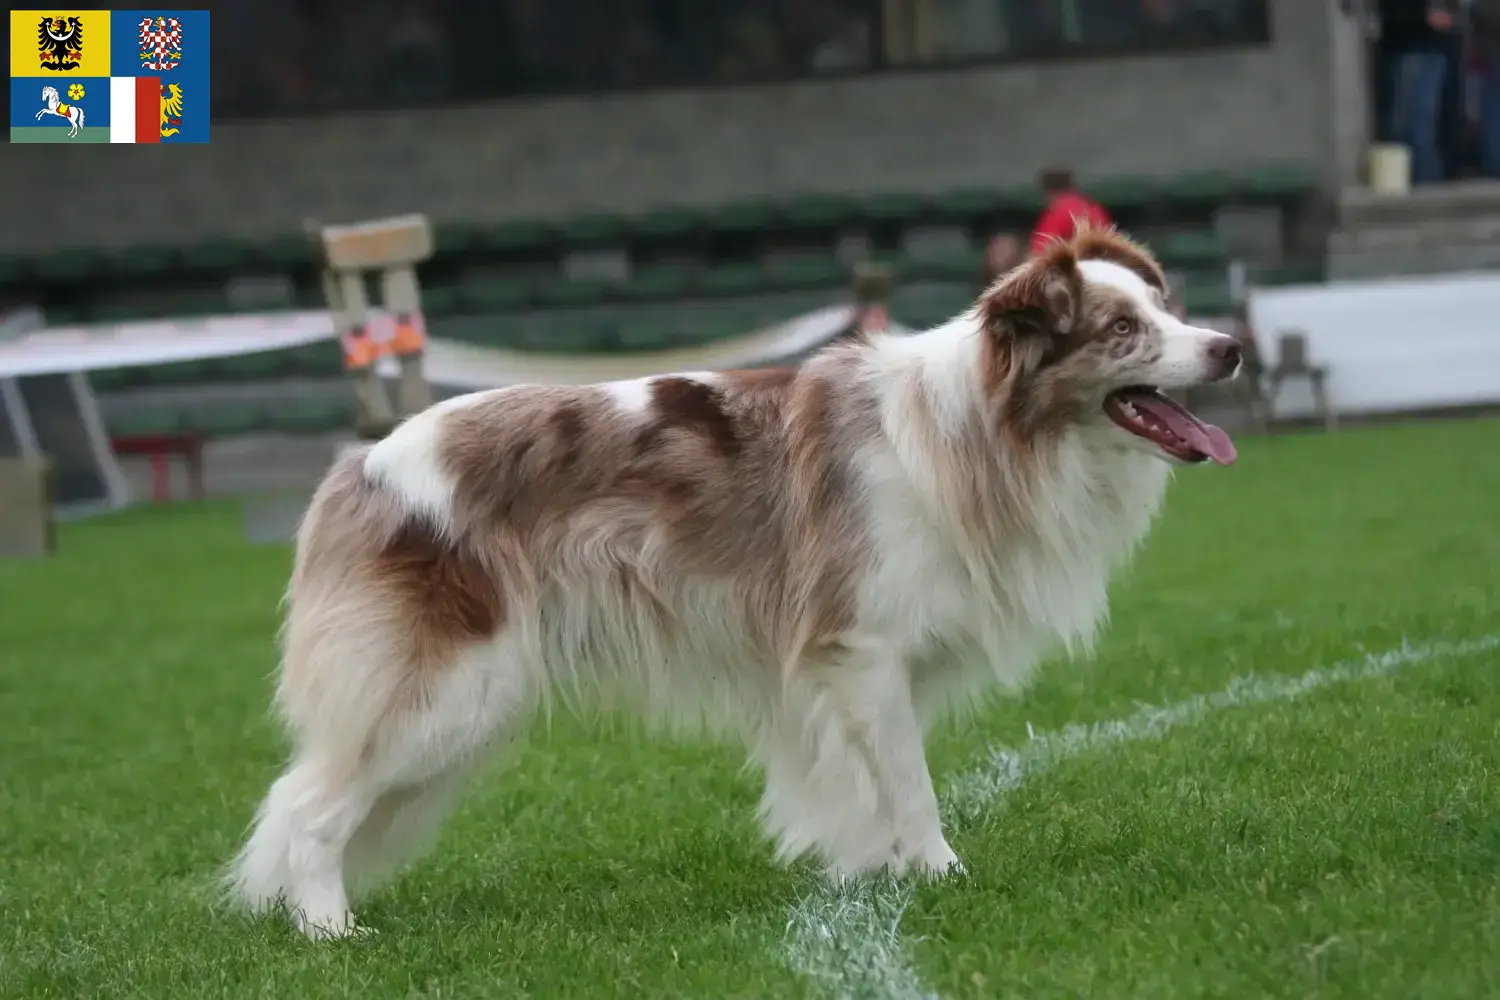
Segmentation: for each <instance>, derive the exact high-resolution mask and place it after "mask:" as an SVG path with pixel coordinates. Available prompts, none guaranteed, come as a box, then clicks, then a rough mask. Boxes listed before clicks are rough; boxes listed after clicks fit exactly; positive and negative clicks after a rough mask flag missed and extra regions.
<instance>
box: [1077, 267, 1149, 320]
mask: <svg viewBox="0 0 1500 1000" xmlns="http://www.w3.org/2000/svg"><path fill="white" fill-rule="evenodd" d="M1078 272H1079V273H1080V274H1082V275H1083V280H1084V281H1085V282H1087V283H1088V284H1090V285H1103V286H1105V287H1108V288H1113V289H1115V290H1117V291H1121V292H1124V293H1125V294H1126V295H1129V296H1130V297H1131V298H1133V299H1135V300H1136V301H1137V302H1138V303H1140V305H1141V307H1142V308H1145V309H1149V310H1151V311H1152V312H1153V313H1160V312H1162V309H1161V307H1160V306H1158V305H1157V302H1158V301H1159V299H1158V297H1157V295H1158V293H1157V291H1156V289H1155V288H1153V287H1152V286H1151V285H1150V284H1148V283H1147V282H1146V279H1145V278H1142V277H1141V276H1140V275H1139V274H1136V273H1135V272H1134V271H1132V270H1131V269H1130V268H1128V267H1125V266H1123V265H1121V264H1116V263H1115V262H1114V261H1112V260H1081V261H1079V262H1078Z"/></svg>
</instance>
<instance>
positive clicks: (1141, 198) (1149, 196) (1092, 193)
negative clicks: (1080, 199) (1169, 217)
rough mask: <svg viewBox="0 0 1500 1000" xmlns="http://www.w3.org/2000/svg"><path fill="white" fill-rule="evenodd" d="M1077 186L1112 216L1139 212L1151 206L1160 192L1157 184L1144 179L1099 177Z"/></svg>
mask: <svg viewBox="0 0 1500 1000" xmlns="http://www.w3.org/2000/svg"><path fill="white" fill-rule="evenodd" d="M1079 186H1080V187H1081V188H1082V189H1083V190H1084V192H1085V193H1086V194H1088V196H1089V197H1090V198H1093V199H1094V200H1095V201H1097V202H1099V203H1100V204H1101V205H1103V206H1104V207H1105V208H1106V209H1108V210H1109V212H1110V214H1112V215H1118V214H1119V213H1121V212H1135V211H1140V210H1141V209H1143V208H1146V207H1148V206H1149V205H1151V204H1152V202H1154V201H1155V200H1156V198H1157V196H1158V192H1159V191H1160V185H1159V184H1157V182H1155V181H1152V180H1150V179H1148V178H1144V177H1101V178H1099V179H1098V180H1089V181H1084V182H1082V183H1080V185H1079Z"/></svg>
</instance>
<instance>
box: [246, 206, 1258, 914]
mask: <svg viewBox="0 0 1500 1000" xmlns="http://www.w3.org/2000/svg"><path fill="white" fill-rule="evenodd" d="M1165 294H1166V282H1165V280H1164V278H1163V275H1162V272H1161V269H1160V267H1159V266H1158V265H1157V263H1156V261H1155V260H1154V259H1153V258H1152V257H1151V255H1150V254H1149V253H1148V252H1147V251H1146V250H1145V249H1144V248H1142V247H1140V246H1138V245H1136V244H1134V243H1132V242H1131V241H1129V240H1128V239H1126V238H1125V237H1124V236H1122V235H1120V234H1118V233H1116V232H1114V231H1113V230H1084V231H1083V232H1081V233H1080V234H1079V235H1077V236H1076V237H1075V238H1073V239H1072V240H1069V241H1066V242H1063V241H1058V242H1055V243H1054V244H1053V245H1051V246H1050V247H1049V248H1048V249H1047V250H1046V251H1045V252H1043V253H1040V254H1038V255H1036V256H1034V257H1033V258H1031V259H1030V260H1028V261H1027V262H1026V263H1024V264H1023V265H1021V266H1020V267H1019V268H1017V269H1016V270H1014V271H1012V272H1011V273H1010V274H1008V275H1007V276H1005V277H1003V278H1001V279H1000V280H999V281H997V282H996V283H995V284H994V285H993V286H992V287H990V288H989V289H988V290H986V291H985V292H984V294H983V295H982V296H981V297H980V298H979V300H978V301H977V302H976V303H975V305H974V306H973V307H972V308H970V309H969V310H968V311H967V312H965V313H964V314H963V315H961V316H959V317H958V318H956V319H954V320H952V321H951V322H949V323H947V324H945V325H943V326H940V327H937V328H936V329H933V330H928V331H926V332H924V333H920V334H916V335H913V336H907V337H888V336H873V337H868V338H865V339H861V340H854V341H850V342H845V343H839V344H835V345H832V346H830V347H828V348H826V349H824V350H823V351H822V352H821V353H818V354H816V355H814V356H813V357H811V358H810V359H808V360H806V361H805V362H804V363H802V364H801V365H800V366H798V367H796V368H789V369H765V370H751V371H728V372H713V373H689V374H679V375H663V376H659V377H653V378H644V379H638V380H635V381H629V382H616V383H610V384H600V385H592V386H579V387H555V386H515V387H510V388H505V389H497V390H493V391H488V392H477V393H474V394H471V395H466V396H461V397H458V398H455V399H451V400H448V401H446V402H442V403H439V404H438V405H436V406H433V407H432V408H430V409H428V410H426V411H425V412H423V413H420V414H418V415H417V416H414V417H412V418H411V419H409V420H407V421H406V422H405V423H403V424H402V425H401V426H400V427H398V428H397V429H396V430H395V431H394V432H393V433H392V434H391V435H390V436H388V437H387V438H385V439H384V440H382V441H380V442H379V443H377V444H374V445H372V446H369V447H365V448H361V449H357V450H355V451H354V452H352V453H350V454H347V455H345V456H344V457H343V458H341V459H340V460H339V461H338V462H337V463H335V465H334V466H333V467H332V468H331V469H330V470H329V472H328V474H327V476H326V478H325V479H324V481H323V482H322V484H321V485H320V487H319V488H318V490H317V493H316V495H315V496H314V498H313V500H312V503H311V505H310V507H309V509H308V511H307V514H306V517H305V518H304V521H303V523H302V526H301V529H300V531H299V534H298V537H297V554H296V564H295V568H294V569H293V572H292V578H291V583H290V587H289V591H288V595H287V611H286V620H285V624H284V626H283V629H282V635H281V645H282V660H281V666H280V671H279V680H278V687H277V693H276V701H277V707H278V708H279V710H280V714H281V715H282V717H283V718H284V720H285V722H286V724H287V726H288V728H289V730H290V734H291V737H292V741H293V744H294V751H293V754H292V758H291V760H290V763H289V764H288V765H287V768H286V770H285V772H284V773H283V774H282V775H281V776H280V777H279V778H278V779H277V780H276V781H275V783H274V784H273V785H272V786H271V788H270V792H269V794H268V795H267V797H266V799H265V801H264V802H263V803H262V805H261V807H260V810H259V812H258V814H257V817H256V819H255V823H254V828H253V831H252V833H251V835H250V837H249V840H248V842H247V843H246V844H245V846H244V848H243V850H242V851H241V853H240V855H239V857H238V858H237V860H236V861H235V863H234V865H233V868H232V870H231V872H230V874H229V876H228V878H229V881H230V884H231V887H232V891H233V893H234V894H235V895H236V896H237V897H238V898H239V899H240V900H241V901H242V902H243V903H244V904H245V905H246V906H247V907H249V908H251V909H254V910H263V909H266V908H269V907H273V906H278V905H284V906H285V907H286V908H287V909H288V910H289V912H290V913H291V915H292V917H293V919H294V920H295V921H296V923H297V924H298V926H299V927H300V928H301V929H302V930H303V931H304V932H305V933H307V934H308V935H309V936H311V937H327V936H339V935H344V934H349V933H353V932H355V931H356V929H357V927H356V924H355V921H354V915H353V913H352V912H351V910H350V901H349V900H350V894H351V893H353V892H356V891H357V890H359V889H360V888H368V887H369V886H370V885H371V884H372V883H373V881H374V880H375V879H377V878H378V877H380V876H382V875H385V874H389V873H390V872H391V871H393V870H394V868H395V867H396V866H397V865H399V864H400V863H401V862H403V861H405V860H409V859H410V858H412V857H414V856H415V854H416V852H417V850H418V849H419V848H420V847H421V846H422V845H423V844H424V842H425V841H427V840H429V839H430V838H431V837H432V836H433V835H435V833H436V831H437V828H438V826H439V825H440V824H441V822H442V820H443V818H444V816H445V814H446V813H447V812H448V811H449V809H450V807H451V806H452V805H453V804H454V802H455V800H456V799H457V798H458V796H459V794H460V793H461V791H462V789H463V786H464V784H465V782H466V780H467V778H468V777H469V776H470V774H471V772H472V771H473V770H474V769H475V768H476V767H477V766H478V765H479V763H480V762H481V761H482V760H483V759H484V758H485V757H486V756H487V755H486V753H485V751H486V748H487V747H489V746H491V745H492V744H502V743H505V742H509V741H510V740H511V739H512V738H514V737H515V736H516V735H517V734H518V733H519V731H520V730H521V729H522V728H523V727H524V726H525V725H526V724H527V722H528V721H529V718H530V717H531V716H533V715H534V714H535V713H536V712H537V711H538V710H539V709H540V708H543V707H545V706H547V705H549V704H551V703H556V702H562V703H564V704H566V705H569V706H576V707H585V706H589V705H592V706H595V707H597V706H611V707H613V706H618V705H621V704H629V705H630V706H632V707H633V708H636V709H639V710H640V711H641V712H643V713H644V714H645V715H646V716H647V717H648V718H649V719H651V720H653V721H655V722H660V723H665V724H667V725H668V726H677V727H680V726H686V727H698V726H703V725H707V726H710V727H713V728H715V729H718V730H721V731H723V730H728V731H730V732H732V733H734V734H737V735H739V736H740V737H742V738H743V739H744V741H745V743H746V745H747V747H748V749H749V752H750V754H751V755H752V756H753V758H754V760H755V761H756V762H757V763H758V764H759V765H760V766H761V767H762V768H763V769H764V772H765V794H764V798H763V799H762V801H761V807H760V814H761V818H762V820H763V821H764V825H765V828H766V830H767V832H768V833H769V834H770V835H771V836H772V837H773V838H774V839H775V841H776V843H777V853H778V855H779V857H781V858H782V859H792V858H797V857H800V856H804V855H814V856H816V857H817V858H819V859H820V860H821V861H822V862H823V864H825V865H826V866H827V868H828V869H829V870H830V872H831V873H832V874H833V875H834V876H835V877H851V876H859V875H862V874H865V873H874V872H879V871H889V872H891V873H893V874H896V875H902V874H908V875H914V876H939V875H942V874H944V873H947V872H953V871H960V870H961V867H960V864H959V860H958V858H957V857H956V856H955V855H954V853H953V850H952V849H951V848H950V847H949V845H948V841H947V840H946V839H945V837H944V835H943V829H942V826H941V823H940V821H939V816H938V804H937V799H936V797H935V795H934V793H933V784H932V778H931V776H930V775H929V773H928V769H927V763H926V759H925V756H924V747H923V737H924V733H925V731H926V730H927V729H928V727H930V726H931V725H932V724H933V722H934V721H935V720H937V719H938V718H940V717H941V716H942V715H943V713H944V712H945V710H948V709H952V708H956V707H960V706H963V705H964V704H966V703H968V702H970V701H971V700H972V699H974V698H975V697H976V696H977V695H979V694H981V693H982V692H983V691H985V690H986V689H987V688H992V687H997V686H998V687H1009V688H1014V687H1016V686H1017V685H1020V684H1021V683H1022V682H1024V681H1025V680H1026V679H1027V677H1028V676H1029V674H1030V673H1031V672H1032V671H1033V669H1034V668H1035V665H1036V664H1037V662H1038V660H1039V659H1040V658H1041V657H1042V656H1044V655H1045V654H1046V653H1047V652H1049V650H1051V649H1053V648H1063V649H1078V648H1087V646H1088V644H1089V642H1090V641H1091V640H1092V638H1093V635H1094V633H1095V630H1096V629H1097V628H1098V626H1099V625H1100V623H1101V622H1102V621H1103V620H1104V618H1105V615H1106V603H1107V602H1106V589H1107V584H1108V581H1109V575H1110V572H1111V570H1112V569H1113V568H1114V567H1116V566H1117V565H1119V564H1120V563H1121V562H1122V561H1123V560H1124V559H1125V558H1126V557H1127V556H1128V555H1129V554H1130V553H1131V551H1132V550H1133V549H1134V548H1135V546H1136V545H1137V544H1138V543H1139V542H1140V541H1141V539H1142V538H1143V537H1144V535H1145V534H1146V532H1147V530H1148V528H1149V526H1150V524H1151V522H1152V520H1153V518H1154V516H1155V514H1156V512H1157V509H1158V507H1159V506H1160V504H1161V501H1162V497H1163V494H1164V492H1165V490H1166V487H1167V483H1168V480H1169V479H1170V478H1171V474H1172V469H1173V467H1174V466H1177V465H1183V464H1194V463H1201V462H1207V461H1213V462H1217V463H1219V464H1224V465H1227V464H1229V463H1231V462H1233V461H1234V458H1235V451H1234V446H1233V445H1232V444H1231V443H1230V440H1229V438H1228V436H1227V435H1226V434H1225V433H1224V432H1223V431H1221V430H1219V429H1218V428H1216V427H1212V426H1209V425H1207V424H1204V423H1203V422H1201V421H1199V420H1198V419H1196V418H1195V417H1194V416H1192V414H1190V413H1189V412H1188V411H1187V410H1186V409H1184V408H1183V407H1182V406H1180V405H1178V404H1177V403H1175V402H1173V401H1172V400H1170V399H1169V398H1168V397H1167V396H1166V395H1164V394H1163V392H1162V391H1161V390H1167V389H1178V390H1180V389H1185V388H1188V387H1191V386H1198V385H1203V384H1206V383H1209V382H1215V381H1219V380H1222V379H1227V378H1230V377H1232V376H1233V375H1234V374H1235V372H1236V371H1237V370H1238V368H1239V365H1240V348H1239V343H1238V342H1237V341H1236V340H1234V339H1233V338H1232V337H1228V336H1225V335H1223V334H1219V333H1216V332H1213V331H1211V330H1204V329H1198V328H1195V327H1192V326H1188V325H1186V324H1184V323H1182V322H1180V321H1178V320H1177V319H1175V318H1174V317H1173V316H1172V315H1171V314H1170V313H1169V312H1168V311H1167V309H1166V308H1165V303H1164V301H1163V297H1164V296H1165Z"/></svg>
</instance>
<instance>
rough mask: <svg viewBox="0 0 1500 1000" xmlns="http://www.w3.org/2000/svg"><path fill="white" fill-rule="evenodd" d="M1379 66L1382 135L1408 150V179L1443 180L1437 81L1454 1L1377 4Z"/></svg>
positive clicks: (1385, 0) (1443, 68)
mask: <svg viewBox="0 0 1500 1000" xmlns="http://www.w3.org/2000/svg"><path fill="white" fill-rule="evenodd" d="M1379 11H1380V47H1379V55H1380V64H1381V68H1382V71H1383V72H1384V73H1385V75H1386V76H1387V78H1388V79H1389V81H1390V84H1389V86H1390V116H1391V121H1390V125H1389V127H1388V128H1387V129H1385V130H1384V131H1385V133H1386V134H1388V135H1390V136H1391V137H1392V138H1393V139H1395V140H1396V141H1397V142H1401V143H1404V144H1405V145H1406V146H1407V147H1408V148H1410V149H1411V179H1412V183H1414V184H1431V183H1433V182H1435V181H1440V180H1442V179H1443V178H1444V177H1445V176H1446V171H1445V169H1444V165H1443V160H1444V157H1443V152H1442V148H1441V146H1440V145H1439V128H1440V122H1441V117H1442V100H1443V83H1444V80H1445V79H1446V78H1447V75H1448V62H1449V60H1448V55H1449V51H1450V49H1451V47H1452V44H1453V38H1454V34H1455V32H1456V30H1457V27H1458V0H1380V6H1379Z"/></svg>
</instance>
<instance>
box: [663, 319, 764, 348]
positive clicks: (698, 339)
mask: <svg viewBox="0 0 1500 1000" xmlns="http://www.w3.org/2000/svg"><path fill="white" fill-rule="evenodd" d="M746 332H748V329H747V328H746V327H744V326H743V325H742V324H741V321H740V320H739V318H738V317H736V316H734V315H733V314H730V315H720V316H705V317H702V318H700V319H693V320H690V321H688V322H685V323H681V324H679V325H678V341H679V342H680V343H682V344H683V345H691V344H717V343H719V342H720V341H723V340H729V339H731V338H733V337H738V336H739V335H740V334H742V333H746Z"/></svg>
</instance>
